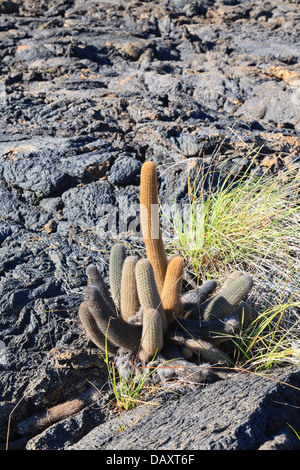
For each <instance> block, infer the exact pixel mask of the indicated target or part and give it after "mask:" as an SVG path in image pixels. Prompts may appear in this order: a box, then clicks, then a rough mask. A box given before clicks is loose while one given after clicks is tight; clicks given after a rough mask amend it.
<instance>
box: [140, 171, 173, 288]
mask: <svg viewBox="0 0 300 470" xmlns="http://www.w3.org/2000/svg"><path fill="white" fill-rule="evenodd" d="M140 218H141V229H142V234H143V238H144V242H145V246H146V252H147V258H148V259H149V261H150V262H151V264H152V266H153V271H154V276H155V280H156V284H157V289H158V292H159V294H161V292H162V290H163V284H164V279H165V274H166V271H167V266H168V259H167V255H166V252H165V248H164V243H163V239H162V234H161V227H160V222H159V205H158V188H157V174H156V168H155V165H154V164H153V163H152V162H145V163H144V164H143V166H142V170H141V182H140Z"/></svg>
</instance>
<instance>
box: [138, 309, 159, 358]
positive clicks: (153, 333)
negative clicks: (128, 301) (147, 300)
mask: <svg viewBox="0 0 300 470" xmlns="http://www.w3.org/2000/svg"><path fill="white" fill-rule="evenodd" d="M162 330H163V328H162V321H161V316H160V313H159V312H158V311H157V310H154V309H149V310H146V311H144V312H143V331H142V340H141V351H140V354H139V356H140V359H141V360H143V361H148V360H149V359H152V358H153V356H154V355H155V354H156V353H157V352H159V351H161V349H162V348H163V344H164V343H163V341H164V340H163V333H162Z"/></svg>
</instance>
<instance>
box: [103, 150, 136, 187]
mask: <svg viewBox="0 0 300 470" xmlns="http://www.w3.org/2000/svg"><path fill="white" fill-rule="evenodd" d="M141 166H142V164H141V162H140V161H138V160H136V158H134V157H133V156H132V155H127V154H124V155H120V156H119V157H118V158H117V159H116V161H115V162H114V164H113V165H112V168H111V171H110V174H109V176H108V180H109V182H110V183H112V184H116V185H121V186H126V185H129V184H134V183H138V182H139V179H138V175H139V173H140V171H141Z"/></svg>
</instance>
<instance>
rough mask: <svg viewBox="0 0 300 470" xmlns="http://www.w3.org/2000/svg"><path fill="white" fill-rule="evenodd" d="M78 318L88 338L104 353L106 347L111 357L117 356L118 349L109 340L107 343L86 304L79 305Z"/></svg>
mask: <svg viewBox="0 0 300 470" xmlns="http://www.w3.org/2000/svg"><path fill="white" fill-rule="evenodd" d="M78 316H79V319H80V321H81V324H82V327H83V329H84V331H85V333H86V335H87V337H88V338H89V339H90V340H91V341H92V342H93V343H94V344H95V345H96V346H97V347H98V348H99V349H101V350H102V351H105V347H107V352H108V353H109V354H111V355H115V354H116V352H117V347H116V346H114V345H113V344H111V342H110V341H109V340H107V341H105V336H104V334H103V333H102V332H101V331H100V330H99V328H98V326H97V323H96V321H95V319H94V317H93V316H92V315H91V313H90V311H89V308H88V306H87V304H86V302H82V303H81V304H80V305H79V310H78Z"/></svg>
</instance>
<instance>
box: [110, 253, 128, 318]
mask: <svg viewBox="0 0 300 470" xmlns="http://www.w3.org/2000/svg"><path fill="white" fill-rule="evenodd" d="M125 258H126V248H125V246H124V245H121V244H116V245H114V246H113V247H112V249H111V252H110V261H109V283H110V291H111V295H112V298H113V301H114V303H115V305H116V307H117V309H118V310H119V311H120V309H121V280H122V269H123V264H124V261H125Z"/></svg>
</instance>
